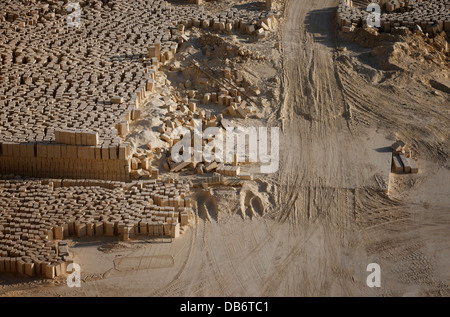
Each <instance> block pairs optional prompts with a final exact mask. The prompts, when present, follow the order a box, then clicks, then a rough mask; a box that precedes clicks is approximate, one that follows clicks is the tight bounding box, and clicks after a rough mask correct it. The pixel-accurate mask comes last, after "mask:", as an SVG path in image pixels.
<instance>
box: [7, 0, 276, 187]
mask: <svg viewBox="0 0 450 317" xmlns="http://www.w3.org/2000/svg"><path fill="white" fill-rule="evenodd" d="M79 4H80V6H81V9H82V10H81V15H80V22H81V26H80V27H70V26H69V25H68V23H67V17H68V13H67V12H66V4H65V3H64V2H63V1H52V2H50V1H48V2H47V1H33V2H32V1H22V2H19V3H17V2H16V1H11V2H6V1H5V2H2V4H1V5H0V6H1V7H0V8H1V9H2V10H0V12H1V14H0V20H1V21H2V22H1V29H0V43H2V44H0V65H1V67H0V144H1V152H0V165H2V166H6V167H7V169H6V171H4V172H3V173H20V174H22V173H26V174H23V175H31V176H41V174H42V173H44V175H45V176H50V177H60V176H57V175H63V177H77V178H91V177H96V176H95V175H94V176H92V173H94V171H95V170H96V169H97V165H96V164H97V163H98V164H105V165H104V169H105V170H106V171H105V172H103V173H101V174H102V176H99V178H101V179H102V178H106V179H114V180H115V179H120V180H122V181H128V180H129V179H130V177H129V172H130V170H129V168H128V166H129V164H130V162H129V158H125V161H126V162H125V161H124V159H123V158H120V157H119V156H120V155H121V154H123V150H121V148H122V139H121V137H122V136H124V135H126V133H127V124H128V122H130V121H131V120H137V119H139V118H140V107H141V106H142V105H143V104H145V103H146V102H148V100H149V96H150V95H151V94H152V89H153V88H152V80H154V76H155V72H156V71H157V70H158V68H159V67H160V66H161V65H164V64H165V63H166V62H168V61H169V60H170V59H172V58H173V57H174V55H175V53H177V51H178V48H179V44H180V43H182V42H183V41H184V40H185V38H183V37H182V36H181V35H180V34H179V33H178V32H177V30H178V27H177V26H179V25H185V26H186V27H192V26H197V27H204V28H211V29H214V30H217V31H221V30H222V31H233V30H241V31H243V32H246V33H249V34H256V32H257V30H260V29H261V28H262V26H264V25H265V26H266V27H268V26H267V24H270V22H269V20H271V18H272V16H273V14H272V13H270V12H269V13H268V12H265V11H264V12H262V11H261V12H254V11H244V10H242V11H238V10H236V9H230V10H229V11H227V12H222V13H217V14H216V13H214V14H213V13H209V12H206V11H204V10H203V8H202V7H197V6H196V5H176V6H171V5H170V4H169V3H168V2H166V1H162V0H138V1H79ZM264 21H265V22H264ZM149 43H155V45H158V47H159V50H160V56H159V57H158V58H156V59H155V58H153V57H152V58H149V57H148V52H147V50H148V45H149ZM57 131H66V132H69V133H72V134H77V133H78V134H83V133H90V134H97V136H98V139H97V142H96V145H95V149H92V148H89V149H87V148H86V147H88V146H92V145H83V144H77V143H76V142H75V144H73V143H62V144H63V145H65V146H66V148H69V151H70V154H64V152H63V150H61V152H60V150H56V152H52V151H50V152H48V151H47V154H43V153H45V151H44V152H42V156H41V155H40V154H39V153H41V152H39V151H38V148H39V147H40V146H41V147H51V149H52V150H53V149H55V148H54V147H52V146H54V145H59V144H61V143H58V142H59V141H58V140H57V133H56V132H57ZM74 146H75V147H76V148H75V147H74ZM125 147H126V146H125ZM11 149H12V150H11ZM33 149H34V157H33V153H32V151H33ZM99 151H100V152H101V155H100V156H99V155H97V154H99ZM121 151H122V152H121ZM66 152H67V151H66ZM48 153H52V154H50V156H49V154H48ZM75 153H76V154H75ZM65 155H67V156H68V157H65ZM60 156H61V157H60ZM55 165H56V167H55ZM74 165H75V166H76V169H79V170H81V171H83V170H86V171H87V172H86V173H84V174H83V173H81V174H80V175H77V173H75V174H73V173H72V172H69V171H67V173H70V174H71V175H69V176H64V175H66V174H65V171H64V169H67V168H68V167H67V166H74ZM94 165H95V166H94ZM22 166H23V167H22ZM39 166H40V167H39ZM42 166H44V167H42ZM109 171H112V172H109Z"/></svg>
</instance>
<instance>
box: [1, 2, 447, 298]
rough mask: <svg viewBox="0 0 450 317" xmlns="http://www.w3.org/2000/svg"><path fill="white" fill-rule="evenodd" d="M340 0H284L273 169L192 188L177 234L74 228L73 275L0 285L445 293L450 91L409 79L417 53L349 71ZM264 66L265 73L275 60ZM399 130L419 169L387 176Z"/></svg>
mask: <svg viewBox="0 0 450 317" xmlns="http://www.w3.org/2000/svg"><path fill="white" fill-rule="evenodd" d="M337 3H338V1H334V0H317V1H307V0H291V1H287V9H286V13H285V17H284V19H283V21H281V22H282V24H281V26H280V31H281V34H280V39H281V55H282V59H281V61H280V62H279V63H277V64H275V65H272V67H275V69H277V70H278V71H277V72H275V73H278V74H279V79H278V80H279V87H278V88H277V89H279V98H278V99H277V98H275V100H279V103H277V102H273V103H272V104H270V103H269V104H268V105H267V106H266V107H265V109H264V110H263V112H267V114H268V116H269V120H268V125H272V126H273V125H278V124H280V125H281V127H282V131H283V133H282V139H281V145H280V158H281V163H280V169H279V171H278V173H276V174H273V175H269V176H264V177H261V179H260V180H257V181H255V182H254V183H251V184H247V185H246V186H244V187H243V188H242V189H231V188H230V189H227V188H219V189H212V190H211V192H209V191H208V192H205V193H202V194H198V196H197V202H198V206H199V208H198V213H197V215H196V216H195V221H194V222H193V223H192V226H191V227H190V228H189V229H188V230H187V232H186V233H184V234H183V235H182V236H181V238H179V239H176V240H174V241H173V242H172V243H169V241H162V240H161V239H159V240H158V239H152V240H139V241H137V242H134V243H123V242H120V243H118V242H117V241H115V240H111V241H109V240H107V239H105V240H102V241H91V240H90V241H88V240H80V241H78V240H74V241H73V244H74V245H73V247H72V251H73V253H74V254H75V260H76V261H79V263H80V264H81V265H82V277H83V281H84V282H83V284H82V287H81V288H74V289H70V288H68V287H67V286H66V285H65V282H64V280H61V279H60V280H56V281H29V280H28V279H25V278H24V279H22V280H20V281H18V283H17V278H16V280H15V282H16V284H9V285H4V286H3V287H2V288H0V293H3V295H6V296H18V295H22V296H35V295H40V296H80V295H82V296H320V295H322V296H417V295H425V296H448V295H450V289H449V284H450V273H449V272H450V271H449V270H448V267H449V264H450V230H449V229H450V195H449V194H448V193H449V192H450V170H449V166H450V164H449V153H450V147H449V131H448V124H449V123H450V122H449V116H448V105H449V99H448V94H445V93H440V94H433V88H432V87H431V86H429V85H428V84H427V83H428V81H427V79H426V77H423V76H426V73H424V74H423V76H422V77H420V78H421V82H422V84H420V83H419V84H415V85H411V83H412V82H414V80H413V78H412V77H414V76H419V75H418V74H420V72H421V71H422V68H423V67H424V66H423V64H418V65H416V66H414V65H413V67H416V68H415V69H413V70H408V71H406V70H405V71H403V72H397V73H394V74H391V73H389V72H385V71H383V70H379V69H378V70H375V72H376V74H377V76H378V77H377V78H378V80H376V81H375V82H374V81H370V80H367V79H366V78H365V77H363V76H362V75H361V74H358V72H356V71H355V69H358V64H357V63H359V64H360V65H359V66H361V65H370V64H371V61H370V60H368V59H365V56H366V55H364V49H362V48H361V47H359V46H357V45H356V44H355V43H350V42H348V40H347V39H346V38H344V37H341V36H340V35H338V34H337V32H336V31H335V28H334V16H335V7H336V5H337ZM341 46H345V47H348V50H347V51H345V52H342V51H338V50H337V49H336V48H337V47H341ZM342 55H346V56H347V58H345V57H342ZM352 58H354V59H352ZM345 61H350V62H345ZM420 65H422V66H420ZM366 67H368V66H366ZM370 67H372V66H370ZM421 67H422V68H421ZM426 69H427V70H428V71H427V73H428V76H430V73H431V72H432V71H433V70H438V69H440V71H441V72H442V74H447V76H448V73H449V72H448V62H447V65H446V68H440V67H439V65H431V66H427V67H426ZM252 70H253V71H254V72H258V69H257V68H252ZM423 71H425V70H423ZM259 72H260V73H262V74H265V75H266V76H274V74H273V72H271V70H270V68H264V67H262V69H261V70H259ZM383 76H384V77H383ZM443 76H444V75H443ZM380 78H382V80H379V79H380ZM414 78H415V77H414ZM447 78H448V77H447ZM372 79H373V78H372ZM423 83H425V84H423ZM405 111H406V113H405ZM396 138H403V139H405V140H406V141H407V142H409V143H411V144H412V145H413V147H414V149H415V150H416V151H417V153H418V155H420V156H419V158H418V162H419V165H420V168H421V171H420V173H419V174H418V175H390V173H389V171H390V155H391V153H390V152H387V151H386V147H389V146H390V145H391V144H392V143H393V142H394V141H395V139H396ZM386 182H387V183H390V191H389V194H386V193H385V192H383V190H382V189H383V186H384V184H385V183H386ZM211 194H212V195H211ZM246 202H250V203H249V204H250V205H251V206H252V207H251V208H249V207H248V206H247V205H249V204H246ZM202 206H204V207H202ZM373 262H375V263H378V264H379V265H380V266H381V276H382V286H381V288H374V289H372V288H369V287H367V285H366V278H367V276H368V273H367V272H366V267H367V265H368V264H369V263H373ZM8 282H11V281H10V280H8V278H7V280H6V283H5V284H7V283H8ZM36 290H38V292H37V291H36Z"/></svg>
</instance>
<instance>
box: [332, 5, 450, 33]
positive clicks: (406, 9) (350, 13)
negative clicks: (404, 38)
mask: <svg viewBox="0 0 450 317" xmlns="http://www.w3.org/2000/svg"><path fill="white" fill-rule="evenodd" d="M369 3H370V2H369V1H368V2H367V4H368V5H369ZM379 4H380V7H381V9H382V10H384V11H385V13H383V12H382V13H381V16H380V25H381V30H383V31H384V32H391V29H392V28H394V27H408V28H410V29H412V28H413V27H415V26H416V25H418V26H420V27H421V28H422V29H423V30H424V32H427V33H429V34H439V33H440V32H442V31H446V32H450V0H430V1H422V0H404V1H397V0H395V1H392V0H381V1H380V2H379ZM368 16H369V12H367V11H366V10H365V9H359V8H356V7H354V6H353V1H351V0H342V1H341V2H340V4H339V7H338V10H337V24H338V27H339V28H340V29H341V30H343V31H344V32H351V31H353V30H355V29H356V28H357V27H365V26H367V18H368Z"/></svg>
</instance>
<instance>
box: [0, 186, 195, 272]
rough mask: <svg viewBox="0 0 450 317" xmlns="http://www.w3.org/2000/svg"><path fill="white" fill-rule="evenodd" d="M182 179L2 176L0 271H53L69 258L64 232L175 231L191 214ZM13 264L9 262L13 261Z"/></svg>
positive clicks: (174, 233) (126, 237) (128, 233)
mask: <svg viewBox="0 0 450 317" xmlns="http://www.w3.org/2000/svg"><path fill="white" fill-rule="evenodd" d="M189 196H190V188H189V186H188V185H187V184H184V183H183V182H181V181H174V180H172V179H168V180H166V181H164V182H163V181H156V180H149V181H145V182H143V181H139V182H132V183H129V184H125V183H123V182H114V181H99V180H59V179H46V180H36V179H27V180H22V179H8V180H1V181H0V273H1V272H17V273H24V274H26V275H29V276H34V275H40V276H45V277H49V278H52V277H55V276H58V275H60V274H64V272H65V269H64V268H65V266H66V265H68V264H70V263H71V261H72V258H71V257H70V256H69V254H68V250H67V247H66V248H61V247H62V246H63V244H64V243H63V244H61V243H60V241H61V240H63V239H66V238H68V237H71V236H72V237H84V236H103V235H106V236H119V237H120V238H121V239H123V240H129V239H130V238H133V237H135V236H137V235H143V236H162V235H163V236H169V237H172V238H176V237H178V236H179V234H180V231H181V230H182V227H184V226H186V225H188V223H189V219H190V218H191V217H192V212H193V211H192V208H193V205H192V200H191V199H190V197H189ZM11 265H13V266H14V268H12V266H11Z"/></svg>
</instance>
